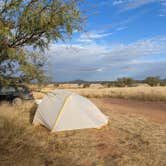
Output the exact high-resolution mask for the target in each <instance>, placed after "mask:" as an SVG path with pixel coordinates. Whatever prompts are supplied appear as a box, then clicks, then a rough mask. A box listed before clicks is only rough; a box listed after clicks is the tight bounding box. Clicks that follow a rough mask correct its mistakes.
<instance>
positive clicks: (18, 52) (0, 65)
mask: <svg viewBox="0 0 166 166" xmlns="http://www.w3.org/2000/svg"><path fill="white" fill-rule="evenodd" d="M81 24H82V18H81V16H80V11H79V9H78V8H77V3H76V1H73V0H67V1H62V0H5V1H4V3H3V4H2V5H1V7H0V27H1V28H0V83H1V84H2V83H6V79H7V78H9V77H10V78H12V77H13V78H18V77H19V79H16V80H17V81H18V80H22V81H25V80H26V81H31V80H34V79H37V80H40V81H41V80H43V78H44V77H43V76H44V71H43V65H44V63H43V62H42V59H43V60H45V59H44V57H43V54H41V55H40V54H35V53H34V50H38V52H39V51H40V52H44V50H45V49H46V48H47V47H48V44H49V43H50V42H51V41H52V40H55V41H58V40H64V39H66V37H70V36H71V35H72V33H73V31H74V30H77V31H79V30H80V29H81ZM27 46H31V49H30V50H29V51H28V50H27V49H25V47H26V48H27ZM32 48H33V49H32ZM42 77H43V78H42Z"/></svg>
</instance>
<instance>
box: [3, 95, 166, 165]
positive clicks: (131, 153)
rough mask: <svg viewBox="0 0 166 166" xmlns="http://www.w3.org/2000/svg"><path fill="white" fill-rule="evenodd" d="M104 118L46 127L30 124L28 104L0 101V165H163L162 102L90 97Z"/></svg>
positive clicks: (165, 107)
mask: <svg viewBox="0 0 166 166" xmlns="http://www.w3.org/2000/svg"><path fill="white" fill-rule="evenodd" d="M90 100H92V101H93V102H94V103H95V104H96V105H97V106H98V107H99V108H100V109H101V110H102V111H103V112H104V113H105V114H106V115H107V116H109V119H110V122H109V124H108V125H107V126H106V127H103V128H102V129H101V130H97V129H86V130H76V131H67V132H57V133H54V134H52V133H50V132H49V131H48V130H47V129H45V128H44V127H42V126H39V127H37V128H35V127H33V126H32V125H31V119H32V117H33V114H32V112H33V111H34V105H33V104H32V103H26V104H24V106H21V107H20V108H17V107H13V106H11V105H6V104H5V105H4V104H2V105H1V106H0V165H2V166H10V165H12V166H13V165H14V166H15V165H16V166H22V165H25V166H30V165H33V166H38V165H40V166H75V165H76V166H165V165H166V157H165V156H166V103H165V102H149V101H146V102H145V101H136V100H125V99H111V98H91V99H90Z"/></svg>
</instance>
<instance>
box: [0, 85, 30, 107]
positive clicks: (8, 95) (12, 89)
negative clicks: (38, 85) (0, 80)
mask: <svg viewBox="0 0 166 166" xmlns="http://www.w3.org/2000/svg"><path fill="white" fill-rule="evenodd" d="M0 99H1V100H10V101H13V103H14V104H17V105H18V104H21V103H22V100H32V99H33V95H32V93H31V91H30V90H29V89H28V88H27V87H26V86H22V85H21V86H20V85H19V86H0Z"/></svg>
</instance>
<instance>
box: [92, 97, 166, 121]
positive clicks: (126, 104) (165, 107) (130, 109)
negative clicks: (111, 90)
mask: <svg viewBox="0 0 166 166" xmlns="http://www.w3.org/2000/svg"><path fill="white" fill-rule="evenodd" d="M92 101H93V102H95V103H96V104H97V105H98V106H99V107H101V108H102V107H104V109H108V110H110V111H113V112H117V113H122V114H125V113H134V114H139V115H142V116H144V117H146V118H148V119H150V120H153V121H155V122H158V123H166V102H160V101H156V102H153V101H138V100H129V99H113V98H101V99H95V98H94V99H92Z"/></svg>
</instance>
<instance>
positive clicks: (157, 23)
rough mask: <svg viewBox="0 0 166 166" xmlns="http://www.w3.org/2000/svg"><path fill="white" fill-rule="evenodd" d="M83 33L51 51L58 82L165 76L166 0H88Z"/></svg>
mask: <svg viewBox="0 0 166 166" xmlns="http://www.w3.org/2000/svg"><path fill="white" fill-rule="evenodd" d="M81 10H83V11H85V15H86V16H87V20H86V23H85V25H84V32H81V33H78V32H74V34H73V38H72V40H70V41H67V42H66V43H62V42H58V43H51V44H50V47H49V50H48V51H47V53H48V55H49V57H50V61H49V68H48V69H49V73H50V75H51V77H52V78H53V80H54V81H71V80H76V79H82V80H87V81H100V80H114V79H117V78H119V77H133V78H135V79H144V78H145V77H147V76H160V77H161V78H166V0H93V1H92V0H89V1H88V0H86V1H84V4H82V7H81Z"/></svg>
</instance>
